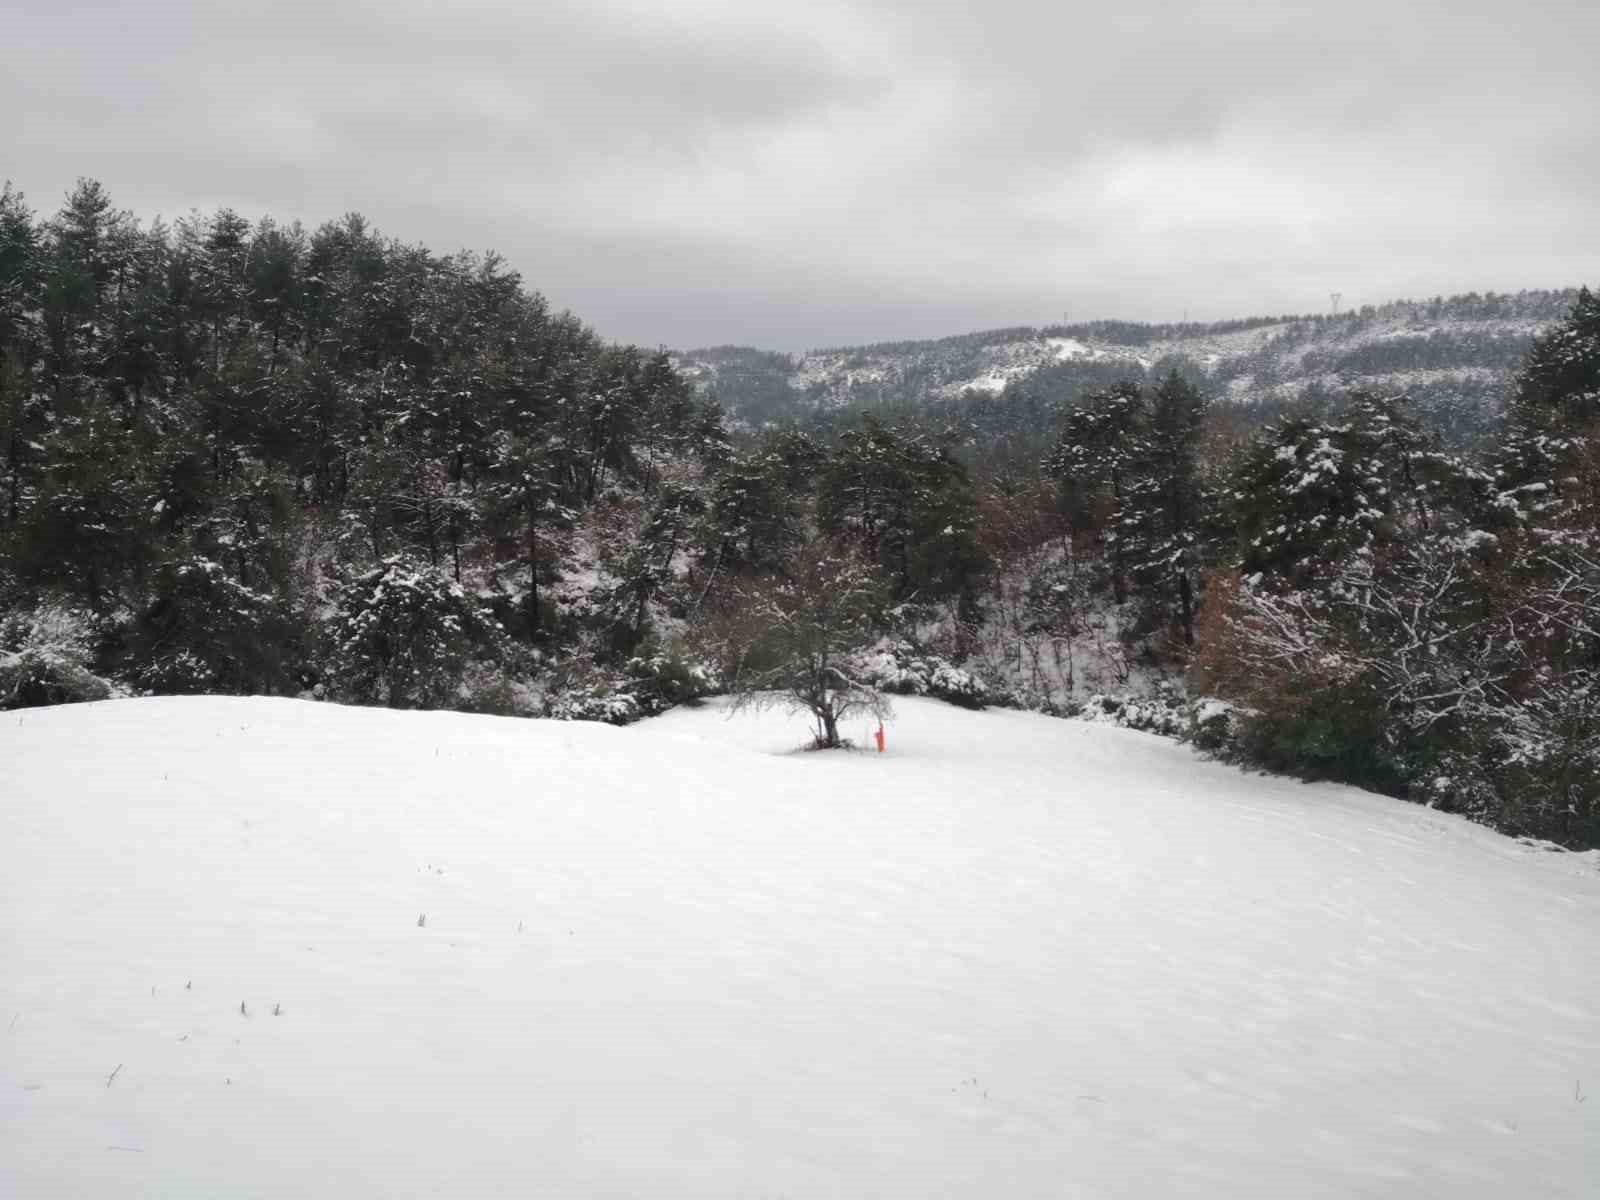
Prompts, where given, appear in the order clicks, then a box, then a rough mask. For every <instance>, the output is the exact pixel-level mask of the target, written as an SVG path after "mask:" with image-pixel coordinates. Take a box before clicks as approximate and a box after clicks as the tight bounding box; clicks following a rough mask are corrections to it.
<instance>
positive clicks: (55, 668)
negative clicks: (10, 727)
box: [0, 603, 114, 709]
mask: <svg viewBox="0 0 1600 1200" xmlns="http://www.w3.org/2000/svg"><path fill="white" fill-rule="evenodd" d="M94 641H95V630H94V624H93V620H92V618H91V617H90V616H89V614H87V613H85V612H83V611H81V610H78V609H75V608H71V607H69V606H67V605H62V604H54V603H48V604H43V605H41V606H40V607H38V608H36V609H34V610H32V611H31V612H15V613H11V614H8V615H7V616H5V617H4V618H0V709H13V708H36V707H39V706H42V705H46V704H75V703H79V702H82V701H86V700H105V699H108V698H109V697H110V696H112V695H113V694H114V689H113V688H112V686H111V684H110V683H108V682H107V681H106V680H104V679H102V678H100V677H99V676H98V675H96V674H94V672H92V671H91V670H90V669H89V663H90V661H91V659H92V650H93V646H94Z"/></svg>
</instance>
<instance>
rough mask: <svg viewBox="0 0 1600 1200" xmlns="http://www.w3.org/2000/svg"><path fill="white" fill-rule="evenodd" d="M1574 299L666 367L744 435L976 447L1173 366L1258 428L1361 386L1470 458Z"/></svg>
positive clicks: (1044, 332) (1451, 304) (993, 338)
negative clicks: (823, 430)
mask: <svg viewBox="0 0 1600 1200" xmlns="http://www.w3.org/2000/svg"><path fill="white" fill-rule="evenodd" d="M1576 294H1577V293H1576V289H1565V290H1559V291H1528V292H1518V293H1516V294H1514V295H1509V294H1496V293H1492V292H1491V293H1486V294H1482V295H1480V294H1478V293H1471V294H1468V295H1464V296H1451V297H1448V298H1436V299H1433V300H1399V301H1395V302H1393V303H1389V304H1383V305H1378V306H1372V305H1368V306H1366V307H1363V308H1360V309H1352V310H1350V311H1348V312H1343V313H1338V314H1322V315H1314V316H1278V317H1255V318H1248V319H1244V320H1237V321H1221V322H1214V323H1211V324H1199V323H1185V324H1166V325H1151V324H1141V323H1137V322H1129V321H1091V322H1084V323H1079V324H1073V325H1055V326H1046V327H1044V328H1037V329H1036V328H1031V327H1026V326H1023V327H1016V328H1011V329H996V330H990V331H987V332H983V333H971V334H965V335H962V336H959V337H948V338H940V339H938V340H936V341H921V342H884V343H879V344H876V345H865V346H847V347H836V348H831V349H823V350H813V351H809V352H807V353H805V354H800V355H787V354H777V353H772V352H768V351H762V350H755V349H751V348H748V347H743V346H718V347H711V348H708V349H700V350H690V351H686V352H683V353H681V354H679V355H677V356H676V361H677V362H678V365H679V366H680V369H681V370H682V371H683V372H684V374H686V375H687V376H689V377H690V378H691V379H692V380H693V381H694V383H695V386H696V387H697V388H698V389H699V390H700V391H701V392H702V393H703V394H706V395H708V396H714V397H715V398H716V399H717V400H718V401H719V402H720V403H721V404H722V406H723V408H724V410H725V411H726V412H727V414H728V415H729V417H730V418H731V419H732V420H733V421H734V422H735V423H736V424H738V425H741V426H743V427H745V428H747V429H752V430H753V429H759V428H761V427H764V426H768V425H774V424H779V425H782V424H791V423H798V424H801V425H809V424H817V423H832V422H833V421H837V420H838V419H839V418H840V417H847V416H849V415H850V414H852V413H854V412H855V411H856V410H861V409H872V410H888V411H889V412H891V413H893V414H895V415H897V416H901V417H912V418H915V419H922V420H933V421H937V422H941V423H954V424H957V425H963V426H970V427H972V432H974V433H975V434H978V435H979V436H982V435H983V434H984V433H985V432H987V433H988V434H990V435H995V434H999V433H1005V432H1010V433H1016V432H1020V431H1021V430H1020V424H1025V423H1026V422H1027V421H1028V420H1030V419H1033V417H1030V414H1033V415H1034V416H1036V417H1037V418H1038V419H1045V418H1048V417H1050V416H1051V415H1052V414H1053V412H1054V411H1055V410H1056V409H1058V408H1059V406H1061V405H1063V404H1068V403H1071V402H1073V401H1074V400H1076V399H1077V397H1078V396H1080V395H1082V394H1083V393H1084V392H1086V391H1089V390H1092V389H1094V388H1096V387H1101V386H1105V385H1106V384H1109V383H1113V382H1116V381H1117V380H1121V379H1127V378H1130V377H1132V378H1135V379H1138V378H1142V377H1144V376H1146V375H1148V374H1155V373H1162V374H1164V373H1165V372H1166V371H1167V370H1169V369H1173V368H1176V369H1178V370H1179V371H1181V372H1183V373H1184V374H1186V375H1189V376H1191V377H1193V378H1195V379H1196V380H1197V381H1200V382H1201V383H1202V384H1203V386H1204V387H1205V388H1206V390H1207V391H1208V392H1210V393H1211V394H1212V395H1213V397H1215V398H1217V399H1219V400H1231V401H1234V402H1237V403H1240V404H1249V405H1252V406H1255V407H1256V408H1258V409H1259V410H1260V412H1261V414H1262V415H1263V416H1267V415H1272V414H1274V413H1276V412H1279V411H1282V410H1283V409H1284V408H1286V407H1291V406H1294V405H1298V404H1306V405H1312V406H1315V405H1318V404H1320V403H1336V397H1338V396H1340V395H1342V394H1344V393H1347V392H1349V391H1351V390H1353V389H1358V388H1367V389H1373V390H1377V391H1381V392H1385V393H1394V392H1406V393H1409V394H1410V396H1411V398H1412V400H1413V401H1414V403H1415V406H1416V409H1417V411H1418V412H1419V413H1420V414H1421V415H1422V416H1423V418H1424V420H1425V421H1426V422H1427V423H1428V424H1429V425H1430V427H1432V428H1434V429H1435V430H1436V431H1437V432H1438V433H1440V435H1441V436H1442V437H1444V439H1445V440H1446V441H1447V442H1449V443H1451V444H1456V445H1467V444H1471V443H1473V442H1475V441H1477V440H1478V439H1479V438H1480V437H1481V436H1482V435H1483V433H1484V432H1486V430H1487V429H1488V428H1489V427H1490V425H1491V424H1492V422H1493V420H1494V418H1495V416H1496V414H1497V412H1498V405H1499V403H1500V401H1501V399H1502V398H1503V395H1504V391H1505V387H1506V384H1507V382H1508V381H1509V379H1510V377H1511V375H1512V374H1513V373H1514V372H1515V370H1516V369H1517V366H1518V365H1519V364H1520V362H1521V361H1522V356H1523V354H1524V353H1525V352H1526V351H1527V348H1528V345H1529V343H1530V342H1531V341H1532V339H1533V338H1534V336H1535V335H1536V334H1538V333H1539V332H1540V331H1541V330H1543V329H1545V328H1547V327H1548V326H1550V325H1552V324H1554V323H1555V322H1557V321H1559V320H1560V319H1561V318H1562V317H1564V316H1565V315H1566V313H1567V311H1568V310H1569V309H1570V308H1571V306H1572V303H1573V300H1574V298H1575V297H1576ZM1007 427H1010V428H1009V429H1008V428H1007Z"/></svg>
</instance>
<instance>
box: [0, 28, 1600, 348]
mask: <svg viewBox="0 0 1600 1200" xmlns="http://www.w3.org/2000/svg"><path fill="white" fill-rule="evenodd" d="M1076 7H1077V6H1074V5H1070V4H1063V3H1061V2H1060V0H1055V2H1052V3H1022V2H1018V0H986V2H985V3H981V4H979V3H953V2H948V0H921V2H919V3H915V4H912V3H906V2H903V0H902V2H900V3H890V2H888V0H839V2H822V3H818V2H816V0H789V2H787V3H769V2H768V0H744V2H742V3H710V2H701V0H665V2H663V0H654V2H651V3H644V2H639V3H632V2H627V0H623V2H618V0H583V2H575V3H567V2H565V0H556V2H552V0H531V2H524V3H500V4H487V3H481V2H479V0H439V2H437V3H428V2H425V0H367V2H351V0H316V2H310V0H289V2H286V3H274V2H270V0H255V2H253V3H238V2H228V0H195V2H178V0H146V2H144V3H139V4H133V3H128V2H127V0H120V2H118V3H109V4H107V3H101V4H87V3H80V2H78V0H21V11H20V13H18V12H17V11H16V10H15V9H14V8H13V10H12V15H11V16H9V17H8V18H7V19H6V21H5V30H6V35H7V39H8V41H10V42H11V45H10V47H9V48H8V49H7V50H6V52H5V54H4V60H5V67H4V70H3V71H0V114H4V116H3V118H0V176H4V177H9V178H11V179H12V180H13V182H14V183H15V184H16V185H17V186H18V187H20V188H21V189H22V190H23V191H24V192H25V193H26V194H27V196H28V199H29V201H30V203H31V204H32V205H33V206H34V207H35V208H36V209H40V210H42V211H45V212H53V211H54V210H55V209H56V208H57V207H58V205H59V204H60V201H61V197H62V195H63V194H64V193H65V192H66V190H67V189H68V188H70V187H71V185H72V182H73V180H74V179H75V178H76V177H77V176H79V175H89V176H93V177H95V178H98V179H100V180H101V181H102V182H103V183H105V184H106V185H107V187H108V188H109V189H110V191H111V193H112V195H113V197H114V198H115V199H116V200H117V201H118V203H119V204H120V205H122V206H125V207H128V208H132V209H133V210H134V211H135V212H137V213H138V214H140V215H141V216H144V217H150V216H154V215H155V214H157V213H163V214H166V215H168V216H171V215H173V214H178V213H183V212H186V211H188V210H190V209H191V208H201V209H211V208H214V207H216V206H218V205H224V204H226V205H231V206H232V207H234V208H237V209H238V210H239V211H240V212H242V213H244V214H246V215H247V216H250V217H256V216H260V215H263V214H268V213H270V214H272V215H273V216H275V217H280V218H293V217H298V218H300V219H302V220H304V221H306V222H307V223H317V222H320V221H322V220H325V219H328V218H330V217H336V216H338V215H339V214H341V213H343V212H345V211H348V210H351V209H355V210H358V211H360V212H362V213H365V214H366V215H367V216H368V217H369V218H371V219H372V220H373V221H374V222H375V223H376V224H377V225H378V226H379V227H380V228H381V229H382V230H383V231H384V232H386V233H388V234H391V235H394V236H397V237H401V238H403V239H406V240H408V241H420V242H423V243H426V244H427V245H429V246H431V247H432V248H434V249H435V250H439V251H451V250H456V249H460V248H462V247H469V248H473V249H489V248H493V249H497V250H499V251H500V252H501V253H502V254H504V255H505V256H506V257H507V258H508V259H509V260H510V261H511V262H512V264H513V265H514V266H516V267H517V268H518V269H519V270H520V271H521V272H522V274H523V276H524V278H525V279H526V280H527V282H528V283H529V284H530V285H531V286H533V287H535V288H538V289H539V290H540V291H543V292H544V293H545V294H546V295H547V296H548V297H550V299H551V300H552V301H553V302H554V303H555V304H556V305H557V306H558V307H570V308H572V309H573V310H574V311H575V312H577V313H578V314H579V315H580V316H581V317H583V318H584V319H585V320H586V321H588V322H589V323H590V324H591V325H593V326H594V327H595V328H596V329H597V330H598V331H599V332H600V333H601V334H603V335H605V336H607V337H612V338H617V339H621V340H628V341H638V342H642V343H645V344H648V345H656V344H666V345H672V346H677V347H682V348H687V347H689V346H696V345H706V344H714V343H723V342H739V343H747V344H754V345H761V346H767V347H771V348H776V349H789V350H793V349H802V348H805V347H808V346H819V345H830V344H840V343H849V342H863V341H876V340H883V339H888V338H899V337H931V336H940V335H944V334H950V333H961V332H965V331H969V330H974V329H984V328H991V327H994V326H999V325H1012V324H1030V325H1038V324H1044V323H1047V322H1051V321H1056V320H1060V318H1061V315H1062V313H1063V312H1070V313H1071V315H1072V318H1073V319H1074V320H1078V319H1088V318H1095V317H1122V318H1129V319H1138V320H1169V319H1180V318H1182V317H1183V316H1184V314H1185V312H1187V313H1188V314H1189V315H1190V316H1191V317H1192V318H1193V319H1196V320H1200V319H1213V318H1222V317H1230V316H1242V315H1247V314H1252V313H1266V312H1281V311H1293V312H1305V311H1321V310H1323V309H1326V307H1327V306H1328V303H1329V293H1330V292H1334V291H1339V292H1342V293H1343V295H1344V298H1345V304H1346V305H1347V306H1348V305H1350V304H1361V303H1368V302H1378V301H1382V300H1386V299H1393V298H1397V297H1402V296H1423V295H1433V294H1436V293H1450V292H1459V291H1484V290H1491V289H1492V290H1496V291H1506V290H1515V289H1517V288H1523V287H1560V286H1567V285H1573V284H1578V283H1583V282H1588V283H1600V72H1597V70H1596V68H1595V62H1594V53H1595V48H1596V47H1597V46H1600V15H1597V14H1600V4H1595V3H1593V0H1533V2H1531V3H1521V4H1512V3H1509V2H1505V3H1497V4H1485V3H1481V2H1474V0H1439V2H1437V3H1433V2H1417V0H1342V2H1339V3H1328V2H1325V0H1323V2H1318V3H1315V4H1298V3H1280V2H1277V0H1234V2H1231V3H1206V2H1204V0H1200V2H1199V3H1156V2H1154V0H1116V2H1114V3H1103V4H1096V5H1093V6H1085V7H1092V9H1093V11H1091V12H1085V13H1079V12H1075V11H1074V9H1075V8H1076Z"/></svg>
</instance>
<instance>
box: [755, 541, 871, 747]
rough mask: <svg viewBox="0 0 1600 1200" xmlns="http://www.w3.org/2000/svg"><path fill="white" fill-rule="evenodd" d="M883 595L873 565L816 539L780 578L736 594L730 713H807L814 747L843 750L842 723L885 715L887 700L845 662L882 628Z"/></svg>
mask: <svg viewBox="0 0 1600 1200" xmlns="http://www.w3.org/2000/svg"><path fill="white" fill-rule="evenodd" d="M886 593H887V588H886V587H885V585H884V583H883V581H882V580H881V579H880V578H879V577H878V573H877V572H876V570H875V569H874V568H873V567H871V566H870V565H868V564H867V563H865V562H863V561H862V560H861V559H860V558H858V557H856V556H854V555H852V554H850V553H849V552H847V551H844V550H842V549H840V548H839V547H837V546H834V545H831V544H829V543H828V542H826V541H822V540H817V541H814V542H812V543H810V544H808V545H807V546H805V547H803V548H802V549H800V550H799V551H797V552H796V553H795V554H794V555H793V556H792V557H791V559H790V560H789V562H788V563H787V564H786V566H785V569H784V571H783V573H782V574H780V575H778V576H776V577H774V578H770V579H762V580H756V581H751V582H748V583H745V584H742V585H741V586H739V587H738V588H736V589H735V597H736V598H735V609H734V614H733V619H732V621H731V624H730V627H729V636H728V640H729V653H730V657H731V658H732V659H733V671H732V676H733V685H732V690H733V696H734V704H733V707H734V711H735V712H737V711H739V710H741V709H745V708H754V709H764V708H771V707H783V708H787V709H789V710H791V711H794V712H805V713H809V714H810V715H811V717H812V719H813V720H815V722H816V742H815V744H816V746H817V747H818V748H819V749H836V748H838V747H839V746H841V745H843V744H844V743H843V742H842V741H841V739H840V737H839V723H840V722H841V721H843V720H844V719H846V718H847V717H850V716H852V715H857V714H860V713H870V714H872V715H873V716H876V717H877V718H879V719H880V720H882V719H883V718H885V717H887V716H888V715H889V712H890V708H889V701H888V698H887V697H885V696H884V695H883V694H882V693H881V692H879V691H878V689H877V688H876V687H874V686H873V685H872V684H871V683H869V682H868V681H867V680H866V679H864V678H863V677H862V676H861V675H860V674H859V673H858V672H857V671H856V670H855V668H854V664H853V663H852V661H851V652H852V651H854V650H856V649H858V648H860V647H861V646H862V645H864V644H865V643H866V642H868V641H869V640H870V639H871V638H872V636H873V635H874V634H875V633H876V632H877V631H878V630H879V629H880V628H881V625H882V614H883V605H884V598H885V595H886Z"/></svg>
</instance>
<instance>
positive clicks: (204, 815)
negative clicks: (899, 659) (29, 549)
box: [0, 698, 1600, 1198]
mask: <svg viewBox="0 0 1600 1200" xmlns="http://www.w3.org/2000/svg"><path fill="white" fill-rule="evenodd" d="M805 736H806V730H805V727H804V724H803V722H800V721H797V720H793V719H784V718H781V717H777V716H767V717H761V718H739V719H735V720H727V719H725V718H724V716H723V715H722V714H721V713H720V712H719V711H717V710H715V709H704V710H700V711H684V710H679V711H676V712H673V713H670V714H668V715H667V716H666V717H664V718H661V719H659V720H657V721H652V722H646V723H644V724H642V725H638V726H634V727H630V728H627V729H612V728H609V727H604V726H597V725H573V724H559V723H554V722H540V721H516V720H500V719H494V718H483V717H468V716H461V715H456V714H445V713H427V714H422V713H395V712H387V711H379V710H363V709H354V708H340V707H336V706H331V705H317V704H311V703H302V702H295V701H285V700H233V699H218V698H195V699H159V700H135V701H117V702H109V703H103V704H93V705H80V706H76V707H70V708H59V709H45V710H33V711H28V712H23V713H20V714H8V715H7V718H6V720H5V721H4V722H3V723H0V758H3V760H4V761H5V763H6V770H5V774H4V777H3V782H0V912H3V917H4V920H3V924H0V962H3V963H4V970H3V971H0V1022H3V1023H6V1025H5V1028H4V1032H3V1033H0V1195H6V1196H19V1197H20V1196H26V1197H56V1196H83V1195H118V1196H164V1197H166V1196H216V1195H226V1196H230V1197H245V1196H282V1195H306V1196H340V1197H352V1196H379V1195H386V1196H388V1195H421V1194H445V1195H458V1196H492V1195H518V1196H523V1195H552V1196H563V1197H567V1196H625V1195H650V1196H680V1195H681V1196H780V1195H783V1196H796V1197H798V1196H807V1197H810V1196H866V1195H875V1196H907V1197H926V1196H988V1195H1005V1196H1062V1195H1071V1196H1108V1197H1109V1196H1130V1195H1183V1196H1202V1197H1213V1196H1214V1197H1239V1196H1262V1197H1281V1196H1296V1197H1335V1196H1338V1197H1349V1196H1371V1197H1379V1196H1396V1195H1440V1196H1444V1195H1448V1196H1451V1197H1453V1198H1454V1197H1475V1196H1482V1197H1503V1196H1508V1195H1517V1196H1545V1197H1557V1196H1563V1197H1575V1196H1580V1195H1584V1194H1593V1191H1592V1190H1593V1187H1594V1185H1595V1182H1596V1180H1597V1179H1600V1100H1597V1099H1595V1098H1594V1097H1593V1096H1591V1095H1590V1093H1592V1092H1595V1091H1600V1011H1597V1009H1596V999H1595V998H1596V996H1597V995H1600V964H1597V956H1596V955H1595V954H1594V931H1595V929H1596V928H1597V927H1600V871H1597V869H1596V866H1597V860H1596V856H1595V855H1594V854H1590V855H1585V856H1576V855H1564V854H1554V853H1546V852H1543V851H1540V850H1537V849H1535V848H1532V847H1528V846H1524V845H1521V844H1519V843H1517V842H1514V841H1511V840H1508V839H1505V838H1503V837H1499V836H1497V835H1494V834H1492V833H1489V832H1487V831H1486V830H1483V829H1480V828H1477V827H1474V826H1471V825H1469V824H1467V823H1465V822H1463V821H1460V820H1457V819H1454V818H1451V817H1446V816H1442V815H1439V814H1436V813H1432V812H1430V811H1428V810H1427V809H1423V808H1419V807H1417V806H1414V805H1408V804H1403V803H1399V802H1395V801H1390V800H1386V799H1383V798H1380V797H1376V796H1371V795H1368V794H1365V793H1361V792H1357V791H1354V790H1351V789H1347V788H1339V787H1333V786H1314V787H1311V786H1303V785H1300V784H1295V783H1291V782H1286V781H1283V780H1278V779H1269V778H1263V777H1255V776H1247V775H1242V774H1240V773H1238V772H1236V771H1234V770H1232V769H1230V768H1226V767H1223V766H1220V765H1216V764H1211V763H1206V762H1203V761H1200V760H1198V759H1197V758H1195V757H1194V756H1193V755H1192V754H1191V753H1189V752H1188V751H1187V750H1185V749H1184V748H1182V747H1180V746H1177V745H1175V744H1172V743H1168V742H1163V741H1160V740H1157V739H1154V738H1151V737H1147V736H1144V735H1140V734H1135V733H1129V732H1126V731H1121V730H1113V729H1106V728H1104V727H1097V726H1089V725H1083V724H1077V723H1073V722H1066V721H1054V720H1050V719H1048V718H1043V717H1037V716H1031V715H1026V714H1019V713H1011V712H986V713H967V712H963V711H960V710H956V709H952V708H947V707H943V706H940V705H937V704H934V703H932V702H919V701H901V702H900V703H899V715H898V719H897V720H896V721H895V722H893V723H892V724H891V726H890V729H889V753H887V754H885V755H883V756H881V757H880V756H876V755H867V754H832V755H819V754H802V753H793V752H791V750H790V748H791V747H793V746H795V745H796V744H798V743H800V742H801V741H803V740H804V738H805ZM241 1004H242V1005H243V1010H242V1011H241Z"/></svg>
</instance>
